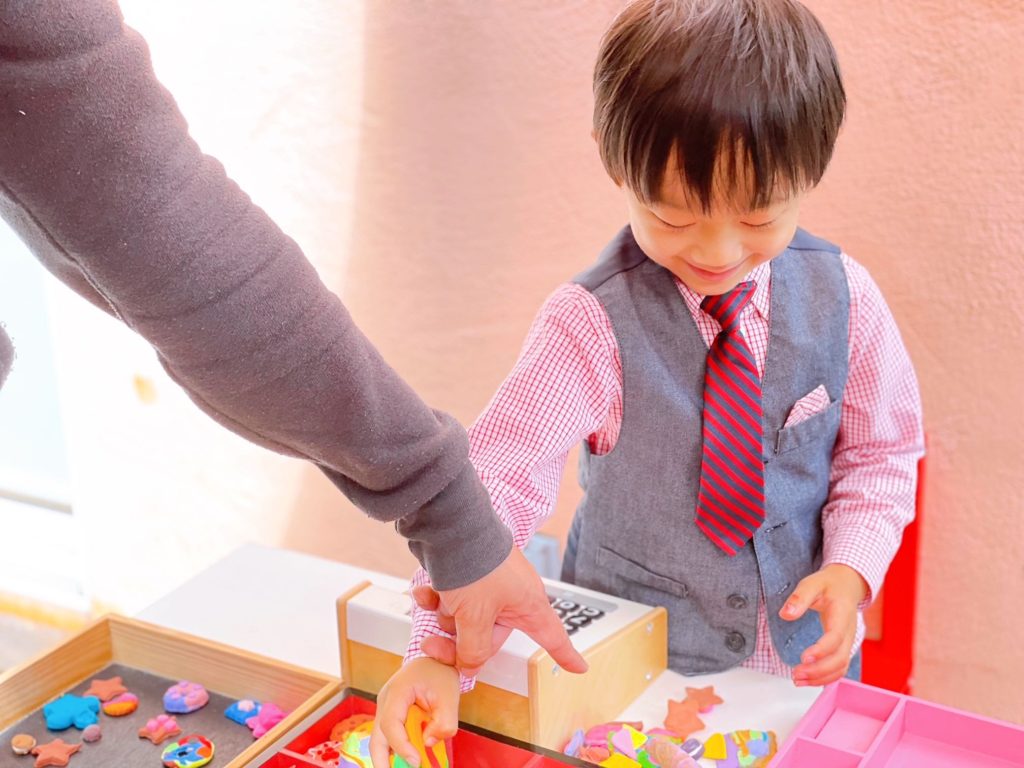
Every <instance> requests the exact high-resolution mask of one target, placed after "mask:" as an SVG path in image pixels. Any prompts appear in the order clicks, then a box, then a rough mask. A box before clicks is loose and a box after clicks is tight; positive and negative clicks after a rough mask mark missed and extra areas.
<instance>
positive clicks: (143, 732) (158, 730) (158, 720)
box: [139, 715, 181, 744]
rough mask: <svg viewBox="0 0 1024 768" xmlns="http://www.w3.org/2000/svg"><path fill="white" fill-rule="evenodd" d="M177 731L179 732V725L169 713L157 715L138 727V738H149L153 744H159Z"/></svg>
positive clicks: (175, 734) (176, 733)
mask: <svg viewBox="0 0 1024 768" xmlns="http://www.w3.org/2000/svg"><path fill="white" fill-rule="evenodd" d="M179 733H181V726H180V725H178V721H177V720H175V719H174V718H173V717H172V716H171V715H157V716H156V717H154V718H152V719H150V720H148V721H146V724H145V725H144V726H142V727H141V728H139V738H140V739H149V740H150V741H152V742H153V743H154V744H159V743H160V742H161V741H165V740H167V739H169V738H171V736H177V735H178V734H179Z"/></svg>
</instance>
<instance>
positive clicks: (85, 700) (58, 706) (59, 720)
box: [43, 693, 100, 731]
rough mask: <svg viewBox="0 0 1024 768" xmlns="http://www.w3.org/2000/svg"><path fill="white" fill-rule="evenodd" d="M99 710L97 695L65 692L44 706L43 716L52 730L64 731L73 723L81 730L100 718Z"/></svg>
mask: <svg viewBox="0 0 1024 768" xmlns="http://www.w3.org/2000/svg"><path fill="white" fill-rule="evenodd" d="M99 711H100V700H99V699H97V698H96V697H95V696H75V695H74V694H71V693H65V694H64V695H63V696H61V697H60V698H59V699H57V700H56V701H51V702H50V703H49V704H47V705H46V706H44V707H43V717H44V718H46V727H47V728H49V729H50V730H51V731H63V730H66V729H68V728H70V727H71V726H72V725H73V726H75V728H78V729H79V730H81V729H82V728H85V727H86V726H87V725H92V724H93V723H95V722H97V721H98V720H99V717H98V714H99Z"/></svg>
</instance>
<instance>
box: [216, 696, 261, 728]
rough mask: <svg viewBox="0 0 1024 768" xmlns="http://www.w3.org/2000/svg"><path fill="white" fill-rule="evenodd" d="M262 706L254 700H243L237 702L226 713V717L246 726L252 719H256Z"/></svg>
mask: <svg viewBox="0 0 1024 768" xmlns="http://www.w3.org/2000/svg"><path fill="white" fill-rule="evenodd" d="M260 708H261V704H260V703H259V702H258V701H255V700H254V699H242V700H241V701H236V702H235V703H233V704H232V705H231V706H230V707H228V708H227V710H226V711H225V712H224V717H226V718H227V719H228V720H233V721H235V722H236V723H238V724H239V725H245V721H246V720H248V719H249V718H250V717H256V715H258V714H259V713H260Z"/></svg>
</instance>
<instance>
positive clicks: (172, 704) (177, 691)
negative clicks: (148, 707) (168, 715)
mask: <svg viewBox="0 0 1024 768" xmlns="http://www.w3.org/2000/svg"><path fill="white" fill-rule="evenodd" d="M209 701H210V694H209V693H208V692H207V691H206V689H205V688H204V687H203V686H201V685H200V684H199V683H192V682H189V681H188V680H182V681H181V682H180V683H175V684H174V685H172V686H171V687H170V688H168V689H167V691H166V692H165V693H164V709H166V710H167V711H168V712H173V713H175V714H179V715H185V714H188V713H189V712H195V711H196V710H197V709H202V708H203V707H205V706H206V705H207V703H208V702H209Z"/></svg>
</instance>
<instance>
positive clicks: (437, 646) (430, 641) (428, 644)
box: [420, 635, 455, 667]
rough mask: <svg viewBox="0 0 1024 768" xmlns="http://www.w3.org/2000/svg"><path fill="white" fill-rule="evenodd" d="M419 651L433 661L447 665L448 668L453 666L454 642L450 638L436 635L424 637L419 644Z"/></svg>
mask: <svg viewBox="0 0 1024 768" xmlns="http://www.w3.org/2000/svg"><path fill="white" fill-rule="evenodd" d="M420 650H422V651H423V652H424V653H425V654H427V656H429V657H430V658H432V659H434V660H435V661H439V662H441V663H442V664H447V665H448V666H449V667H454V666H455V641H454V640H451V639H450V638H447V637H438V636H437V635H431V636H430V637H425V638H423V642H421V643H420Z"/></svg>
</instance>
